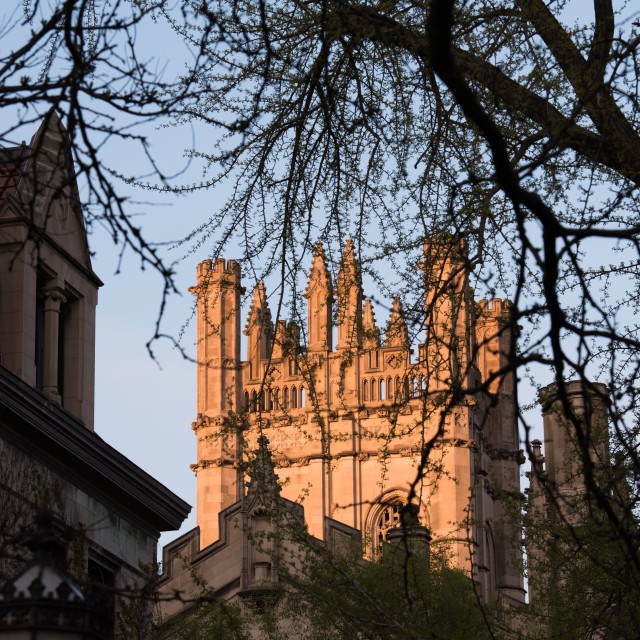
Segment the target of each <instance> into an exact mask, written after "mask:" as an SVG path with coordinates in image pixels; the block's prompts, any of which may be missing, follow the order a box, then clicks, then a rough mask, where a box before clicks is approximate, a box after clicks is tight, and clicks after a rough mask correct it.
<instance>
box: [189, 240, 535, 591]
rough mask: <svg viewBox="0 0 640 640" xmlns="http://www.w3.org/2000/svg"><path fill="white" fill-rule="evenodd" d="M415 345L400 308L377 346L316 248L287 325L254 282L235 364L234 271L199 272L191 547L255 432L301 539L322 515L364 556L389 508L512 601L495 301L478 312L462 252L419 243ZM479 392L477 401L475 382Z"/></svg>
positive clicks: (205, 267)
mask: <svg viewBox="0 0 640 640" xmlns="http://www.w3.org/2000/svg"><path fill="white" fill-rule="evenodd" d="M420 267H421V268H422V270H423V271H424V277H425V292H426V294H425V325H426V327H427V330H426V340H425V343H424V344H421V345H420V346H419V349H418V357H417V359H416V358H415V357H414V356H413V353H412V351H411V349H410V345H409V338H408V331H407V326H406V323H405V318H404V314H403V309H402V305H401V302H400V300H399V299H396V300H394V301H393V304H392V311H391V314H390V318H389V322H388V326H387V328H386V331H385V333H384V338H383V337H381V332H380V330H379V329H378V327H377V326H376V322H375V317H374V313H373V308H372V305H371V302H370V301H369V300H364V302H363V291H362V283H361V277H360V269H359V265H358V261H357V259H356V255H355V250H354V247H353V244H352V243H351V242H350V241H349V242H347V244H346V246H345V248H344V253H343V256H342V260H341V263H340V269H339V273H338V278H337V287H336V291H335V298H336V299H337V313H336V316H335V317H336V318H337V336H338V340H337V344H336V348H335V349H334V348H333V335H332V334H333V318H334V315H333V306H334V289H333V285H332V281H331V276H330V273H329V270H328V268H327V264H326V262H325V257H324V253H323V250H322V247H321V246H318V247H317V248H316V251H315V254H314V258H313V263H312V265H311V269H310V273H309V284H308V286H307V289H306V293H305V297H306V298H307V302H308V318H307V323H306V327H304V330H305V332H306V340H305V343H306V346H305V347H303V346H302V345H301V343H300V334H301V328H300V327H299V326H298V325H296V324H295V323H293V322H288V323H287V322H285V321H284V320H277V322H276V324H275V326H274V325H273V322H272V317H271V313H270V310H269V306H268V303H267V294H266V290H265V287H264V285H263V283H259V284H258V286H257V287H256V289H255V291H254V293H253V298H252V302H251V308H250V311H249V317H248V320H247V323H246V327H245V330H244V334H245V335H246V336H247V359H246V360H244V361H243V360H242V358H241V343H240V294H241V290H242V289H241V282H240V269H239V266H238V265H237V264H236V263H235V262H233V261H229V262H228V263H225V262H224V261H223V260H216V261H215V262H214V263H213V264H212V263H211V261H205V262H203V263H201V264H200V265H199V267H198V282H197V286H196V287H194V288H193V289H192V291H193V292H194V293H195V294H196V295H197V309H198V311H197V313H198V325H197V326H198V417H197V420H196V422H195V423H194V425H193V427H194V430H195V431H196V436H197V441H198V461H197V464H195V465H193V469H194V471H195V472H196V475H197V481H198V499H197V511H198V512H197V519H198V526H199V529H200V547H201V548H204V547H206V546H208V545H210V544H212V543H214V542H215V541H216V540H217V539H218V537H219V534H220V532H219V530H218V526H219V525H218V514H219V512H220V511H221V510H223V509H225V508H228V507H230V506H231V505H232V504H233V503H235V502H236V501H237V500H238V499H239V498H240V497H241V496H242V492H243V490H244V476H243V474H242V473H241V471H240V469H241V467H242V465H241V462H242V458H243V451H244V450H253V449H255V448H256V442H257V440H258V437H259V436H260V435H266V436H267V437H268V439H269V443H270V445H269V446H270V450H271V452H272V454H273V458H274V461H275V464H276V466H277V468H278V476H279V477H280V479H281V480H283V481H284V482H283V488H282V494H283V496H284V497H285V498H287V499H290V500H294V501H295V500H297V501H299V502H301V503H302V505H303V506H304V513H305V520H306V523H307V526H308V528H309V532H310V533H311V534H312V535H314V536H316V537H318V538H324V537H325V535H324V533H325V526H326V524H327V522H328V521H329V519H332V520H333V521H338V522H342V523H344V524H345V525H349V526H350V527H353V528H355V529H358V530H360V531H361V532H362V536H363V541H364V544H365V548H366V550H367V554H368V555H369V557H375V556H376V555H377V553H378V552H379V549H380V546H381V544H382V543H383V542H384V541H385V539H386V533H387V531H388V530H389V529H392V528H394V527H396V526H397V525H398V523H399V521H400V518H401V516H402V509H403V505H406V504H407V503H409V502H410V503H411V504H412V505H413V509H415V510H416V511H417V513H418V517H419V519H420V522H421V524H422V525H424V526H427V527H428V528H429V530H430V531H431V533H432V535H433V544H442V543H445V542H446V543H447V544H448V545H449V548H450V550H451V554H452V556H453V559H454V561H455V562H456V563H457V564H458V566H461V567H463V568H465V569H466V570H468V571H469V573H470V574H473V575H474V577H475V579H476V580H477V581H478V582H479V584H480V586H481V589H482V591H483V593H484V594H485V595H486V596H487V597H494V596H498V595H500V596H503V597H508V598H511V599H513V600H516V601H523V595H524V590H523V585H522V578H521V575H520V572H519V570H518V563H519V559H520V558H519V553H520V552H519V550H518V545H517V544H515V545H514V544H513V542H514V536H516V537H517V530H516V529H515V528H514V527H513V526H512V525H511V524H510V523H509V521H508V518H507V517H506V516H505V514H504V513H503V509H502V503H501V500H500V495H501V494H504V492H511V493H514V494H515V493H518V492H519V469H518V467H519V464H520V458H521V454H520V452H519V450H518V437H517V427H516V419H515V410H514V407H515V398H514V381H513V378H512V375H511V374H503V371H504V370H506V365H507V363H508V354H509V349H510V346H511V325H510V320H509V305H508V304H507V303H506V302H502V301H501V300H499V299H495V300H493V302H492V303H491V304H490V303H487V302H486V301H482V302H480V303H478V304H476V303H475V302H474V300H473V296H472V292H471V289H470V287H469V284H468V265H467V259H466V247H465V245H464V244H463V243H453V244H451V243H447V244H446V245H445V244H439V243H429V244H427V245H426V246H425V252H424V261H423V262H422V263H421V265H420ZM483 384H484V385H485V387H486V388H487V389H488V391H489V393H488V394H487V393H484V394H481V393H475V392H473V390H474V389H477V388H478V387H479V386H480V385H483Z"/></svg>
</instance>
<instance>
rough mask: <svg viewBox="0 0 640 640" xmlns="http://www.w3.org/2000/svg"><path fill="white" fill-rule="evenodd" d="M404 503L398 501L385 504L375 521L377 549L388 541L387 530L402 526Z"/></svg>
mask: <svg viewBox="0 0 640 640" xmlns="http://www.w3.org/2000/svg"><path fill="white" fill-rule="evenodd" d="M403 506H404V505H403V503H402V502H400V501H398V502H395V503H393V504H388V505H385V507H384V509H383V510H382V511H381V512H380V513H379V514H378V517H377V519H376V522H375V523H374V527H375V528H374V535H373V538H372V539H373V544H374V545H375V547H376V549H380V548H381V547H382V544H383V543H384V542H386V541H387V538H386V536H387V531H389V529H395V528H397V527H400V526H402V508H403Z"/></svg>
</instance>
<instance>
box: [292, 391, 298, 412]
mask: <svg viewBox="0 0 640 640" xmlns="http://www.w3.org/2000/svg"><path fill="white" fill-rule="evenodd" d="M291 408H292V409H297V408H298V390H297V389H296V388H295V387H291Z"/></svg>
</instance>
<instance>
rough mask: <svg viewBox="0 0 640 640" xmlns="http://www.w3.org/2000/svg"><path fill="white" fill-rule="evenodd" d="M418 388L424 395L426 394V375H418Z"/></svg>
mask: <svg viewBox="0 0 640 640" xmlns="http://www.w3.org/2000/svg"><path fill="white" fill-rule="evenodd" d="M420 388H421V390H422V395H423V396H426V395H427V377H426V376H420Z"/></svg>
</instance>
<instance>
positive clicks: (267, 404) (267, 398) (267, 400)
mask: <svg viewBox="0 0 640 640" xmlns="http://www.w3.org/2000/svg"><path fill="white" fill-rule="evenodd" d="M272 402H273V400H272V396H271V389H267V390H266V391H265V392H264V408H265V410H266V411H271V409H273V404H272Z"/></svg>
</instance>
